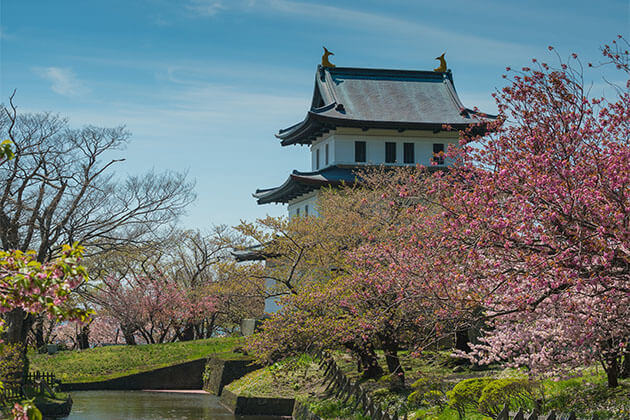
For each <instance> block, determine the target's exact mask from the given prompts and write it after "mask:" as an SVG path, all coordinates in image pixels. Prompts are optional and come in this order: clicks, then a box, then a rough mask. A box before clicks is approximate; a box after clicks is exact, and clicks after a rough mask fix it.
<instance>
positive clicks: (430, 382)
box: [407, 377, 446, 408]
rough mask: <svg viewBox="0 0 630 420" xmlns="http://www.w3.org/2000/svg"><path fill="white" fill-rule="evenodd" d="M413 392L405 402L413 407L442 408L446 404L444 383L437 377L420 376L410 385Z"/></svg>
mask: <svg viewBox="0 0 630 420" xmlns="http://www.w3.org/2000/svg"><path fill="white" fill-rule="evenodd" d="M411 388H412V389H413V392H412V393H411V394H409V396H408V397H407V402H408V403H409V405H410V406H412V407H414V408H419V407H423V406H429V407H430V406H435V405H437V406H438V407H440V408H442V407H443V406H444V405H445V404H446V392H445V384H444V383H442V382H441V381H439V380H438V379H437V378H432V377H425V378H420V379H418V380H417V381H416V382H414V383H413V384H412V385H411Z"/></svg>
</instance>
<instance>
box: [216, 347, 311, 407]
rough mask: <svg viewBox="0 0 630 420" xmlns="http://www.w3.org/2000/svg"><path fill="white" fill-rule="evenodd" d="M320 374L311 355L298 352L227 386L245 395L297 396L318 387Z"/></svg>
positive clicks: (232, 390)
mask: <svg viewBox="0 0 630 420" xmlns="http://www.w3.org/2000/svg"><path fill="white" fill-rule="evenodd" d="M320 375H321V372H320V371H319V369H318V366H317V364H316V363H315V362H314V361H313V359H312V357H311V356H309V355H304V356H302V357H297V356H296V357H291V358H287V359H285V360H281V361H279V362H276V363H274V364H273V365H270V366H267V367H265V368H263V369H258V370H256V371H254V372H250V373H248V374H247V375H245V376H243V377H242V378H240V379H237V380H236V381H234V382H232V383H231V384H229V385H228V386H226V389H228V390H230V391H231V392H233V393H235V394H237V395H239V396H243V397H270V398H295V397H297V396H299V395H303V394H307V395H308V394H309V393H310V392H312V391H313V390H315V389H318V388H319V386H320V383H321V378H320Z"/></svg>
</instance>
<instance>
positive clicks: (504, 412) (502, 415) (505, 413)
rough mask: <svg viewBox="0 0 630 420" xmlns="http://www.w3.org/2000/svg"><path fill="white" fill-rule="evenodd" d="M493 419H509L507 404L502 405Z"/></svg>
mask: <svg viewBox="0 0 630 420" xmlns="http://www.w3.org/2000/svg"><path fill="white" fill-rule="evenodd" d="M495 420H510V418H509V407H508V405H507V404H505V406H504V407H503V410H501V411H500V412H499V414H498V415H497V417H496V419H495Z"/></svg>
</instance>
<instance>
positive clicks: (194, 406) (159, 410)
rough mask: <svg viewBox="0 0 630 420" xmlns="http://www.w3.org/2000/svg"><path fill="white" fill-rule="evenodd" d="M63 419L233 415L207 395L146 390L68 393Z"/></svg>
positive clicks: (224, 418)
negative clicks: (68, 406)
mask: <svg viewBox="0 0 630 420" xmlns="http://www.w3.org/2000/svg"><path fill="white" fill-rule="evenodd" d="M70 395H71V396H72V400H73V401H74V404H73V405H72V412H71V413H70V416H69V417H66V419H67V420H202V419H203V420H214V419H220V420H234V415H233V414H230V412H229V411H228V410H226V409H225V408H224V407H222V406H221V405H220V404H219V398H218V397H215V396H213V395H208V394H185V393H167V392H150V391H79V392H71V393H70Z"/></svg>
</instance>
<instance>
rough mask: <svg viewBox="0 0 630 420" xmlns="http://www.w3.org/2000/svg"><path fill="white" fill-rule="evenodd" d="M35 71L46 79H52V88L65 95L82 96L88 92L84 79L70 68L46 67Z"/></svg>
mask: <svg viewBox="0 0 630 420" xmlns="http://www.w3.org/2000/svg"><path fill="white" fill-rule="evenodd" d="M35 72H36V73H38V74H39V75H40V76H41V77H43V78H44V79H46V80H48V81H50V82H51V83H52V85H51V86H50V88H51V89H52V90H53V92H56V93H58V94H60V95H64V96H80V95H83V94H85V93H87V92H88V89H87V88H86V87H85V85H84V84H83V82H82V81H80V80H79V79H77V76H76V75H75V74H74V72H73V71H72V70H71V69H69V68H61V67H44V68H36V69H35Z"/></svg>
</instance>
